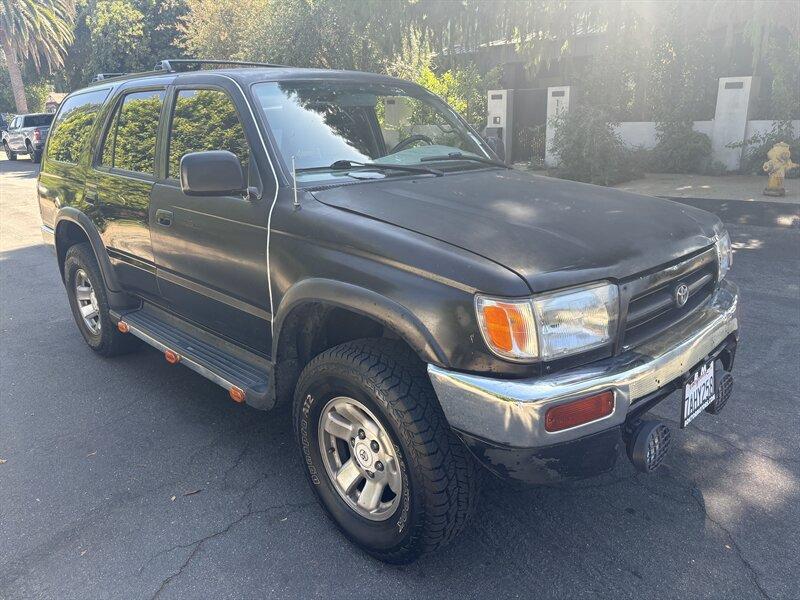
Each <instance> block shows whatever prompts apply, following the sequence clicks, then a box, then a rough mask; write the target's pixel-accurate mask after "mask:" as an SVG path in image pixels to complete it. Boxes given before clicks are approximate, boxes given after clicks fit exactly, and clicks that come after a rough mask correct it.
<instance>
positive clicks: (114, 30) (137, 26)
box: [63, 0, 186, 89]
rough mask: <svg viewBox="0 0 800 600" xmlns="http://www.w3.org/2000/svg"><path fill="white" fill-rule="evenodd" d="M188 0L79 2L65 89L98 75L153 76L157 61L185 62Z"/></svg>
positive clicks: (92, 0)
mask: <svg viewBox="0 0 800 600" xmlns="http://www.w3.org/2000/svg"><path fill="white" fill-rule="evenodd" d="M185 13H186V4H185V2H184V0H78V4H77V16H76V22H75V43H74V44H73V45H72V46H71V47H70V49H69V55H68V59H67V63H66V67H65V70H64V74H63V79H64V80H65V81H64V85H65V87H66V88H68V89H75V88H78V87H81V86H84V85H86V84H87V83H89V81H91V79H92V77H94V76H95V75H96V74H97V73H130V72H136V71H147V70H150V69H152V68H153V65H155V63H156V61H158V60H161V59H164V58H179V57H180V56H182V55H183V48H182V47H181V46H179V43H178V42H179V32H178V27H179V22H180V19H181V17H182V16H183V15H184V14H185Z"/></svg>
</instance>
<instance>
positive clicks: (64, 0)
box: [0, 0, 74, 113]
mask: <svg viewBox="0 0 800 600" xmlns="http://www.w3.org/2000/svg"><path fill="white" fill-rule="evenodd" d="M73 9H74V1H73V0H0V44H1V45H2V46H3V54H5V58H6V66H7V67H8V75H9V78H10V79H11V89H12V91H13V92H14V102H15V103H16V105H17V112H19V113H25V112H28V103H27V101H26V100H25V87H24V84H23V82H22V71H21V69H20V60H29V61H31V62H32V63H33V66H34V68H35V69H36V71H37V72H38V73H41V72H42V70H43V69H44V70H46V71H48V72H49V71H51V70H53V69H55V68H58V67H60V66H62V65H63V64H64V54H65V53H66V51H67V47H68V46H69V45H70V44H71V43H72V40H73V35H72V23H73V12H74V10H73Z"/></svg>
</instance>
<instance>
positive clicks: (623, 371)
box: [428, 280, 739, 448]
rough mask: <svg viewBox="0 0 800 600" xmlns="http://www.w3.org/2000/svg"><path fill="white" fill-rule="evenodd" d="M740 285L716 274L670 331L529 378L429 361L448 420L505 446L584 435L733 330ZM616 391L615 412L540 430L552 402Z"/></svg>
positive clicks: (616, 421)
mask: <svg viewBox="0 0 800 600" xmlns="http://www.w3.org/2000/svg"><path fill="white" fill-rule="evenodd" d="M738 302H739V291H738V288H737V287H736V285H735V284H733V283H731V282H729V281H725V280H723V281H722V283H721V284H720V285H719V287H718V288H717V290H716V291H715V292H714V294H713V295H712V296H711V298H709V300H708V301H707V303H706V304H705V305H704V306H703V307H701V308H699V309H698V310H697V311H696V312H695V313H694V314H692V315H691V316H690V317H688V318H686V319H685V320H684V321H682V322H680V323H678V324H676V325H675V326H674V327H672V328H671V329H670V330H669V331H667V332H666V333H664V334H663V335H661V336H659V337H658V338H657V339H654V340H651V341H649V342H647V343H645V344H643V345H641V346H639V347H637V348H635V349H633V350H631V351H628V352H625V353H623V354H620V355H619V356H615V357H612V358H609V359H605V360H602V361H598V362H596V363H592V364H590V365H585V366H582V367H578V368H575V369H571V370H569V371H565V372H561V373H556V374H554V375H546V376H544V377H536V378H531V379H492V378H489V377H482V376H477V375H469V374H465V373H458V372H455V371H448V370H446V369H442V368H440V367H437V366H435V365H428V375H429V376H430V378H431V382H432V383H433V388H434V390H435V391H436V394H437V396H438V397H439V402H440V404H441V406H442V409H443V410H444V413H445V416H446V417H447V420H448V422H449V423H450V425H451V426H452V427H455V428H456V429H459V430H461V431H464V432H466V433H471V434H473V435H476V436H480V437H482V438H484V439H487V440H491V441H494V442H497V443H498V444H503V445H506V446H513V447H518V448H534V447H539V446H548V445H550V444H557V443H559V442H566V441H570V440H574V439H577V438H579V437H583V436H585V435H589V434H592V433H596V432H598V431H602V430H605V429H608V428H610V427H613V426H616V425H620V424H621V423H623V422H624V421H625V418H626V416H627V414H628V409H629V408H630V406H631V404H633V403H634V402H635V401H636V400H638V399H639V398H642V397H644V396H647V395H648V394H650V393H652V392H654V391H656V390H657V389H658V388H660V387H662V386H664V385H666V384H667V383H669V382H671V381H673V380H674V379H676V378H677V377H680V376H681V375H682V374H684V373H686V372H687V371H689V369H691V368H692V367H693V366H694V365H696V364H697V363H699V362H700V361H701V360H703V358H705V357H706V356H707V355H708V354H709V353H711V352H712V351H713V350H714V349H715V348H716V347H717V346H719V345H720V344H721V343H722V342H723V341H724V340H725V339H726V338H727V337H728V336H729V335H730V334H732V333H734V332H736V331H737V330H738V327H739V325H738V318H737V311H738ZM608 389H612V390H614V392H615V400H616V401H615V405H614V412H613V413H612V414H611V415H609V416H608V417H605V418H603V419H600V420H598V421H593V422H592V423H587V424H586V425H580V426H578V427H573V428H571V429H566V430H564V431H558V432H556V433H550V432H547V431H545V428H544V416H545V413H546V411H547V409H549V408H550V407H552V406H556V405H558V404H562V403H564V402H568V401H570V400H574V399H576V398H580V397H582V396H586V395H589V394H592V393H595V392H601V391H604V390H608Z"/></svg>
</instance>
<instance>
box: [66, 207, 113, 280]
mask: <svg viewBox="0 0 800 600" xmlns="http://www.w3.org/2000/svg"><path fill="white" fill-rule="evenodd" d="M85 242H89V244H90V245H91V247H92V250H93V251H94V255H95V258H96V259H97V264H98V265H100V272H101V274H102V275H103V282H104V283H105V286H106V289H107V290H109V291H111V292H120V291H122V288H121V286H120V285H119V281H118V280H117V276H116V274H115V273H114V268H113V267H112V266H111V261H110V260H109V258H108V253H107V252H106V250H105V246H103V240H102V239H101V238H100V234H99V232H98V231H97V229H96V228H95V226H94V224H93V223H92V221H91V220H90V219H89V217H87V216H86V214H84V213H82V212H80V211H79V210H77V209H75V208H73V207H71V206H67V207H64V208H62V209H61V210H59V211H58V214H57V215H56V226H55V245H56V256H57V257H58V269H59V271H60V272H61V279H62V280H63V279H64V261H65V260H66V257H67V251H68V250H69V249H70V247H72V246H74V245H75V244H82V243H85Z"/></svg>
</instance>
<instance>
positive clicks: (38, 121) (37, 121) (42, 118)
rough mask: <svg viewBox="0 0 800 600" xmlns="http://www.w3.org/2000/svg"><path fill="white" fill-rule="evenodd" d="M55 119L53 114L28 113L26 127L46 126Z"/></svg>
mask: <svg viewBox="0 0 800 600" xmlns="http://www.w3.org/2000/svg"><path fill="white" fill-rule="evenodd" d="M52 121H53V115H28V116H27V117H25V125H24V127H46V126H48V125H50V123H51V122H52Z"/></svg>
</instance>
